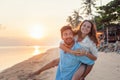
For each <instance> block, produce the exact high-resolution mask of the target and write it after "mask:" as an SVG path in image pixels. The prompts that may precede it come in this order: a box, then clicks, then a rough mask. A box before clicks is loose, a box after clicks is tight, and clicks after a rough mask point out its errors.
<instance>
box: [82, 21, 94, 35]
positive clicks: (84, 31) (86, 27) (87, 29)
mask: <svg viewBox="0 0 120 80" xmlns="http://www.w3.org/2000/svg"><path fill="white" fill-rule="evenodd" d="M91 27H92V25H91V23H90V22H88V21H85V22H84V23H83V24H82V26H81V32H82V34H84V35H88V34H89V33H90V32H91Z"/></svg>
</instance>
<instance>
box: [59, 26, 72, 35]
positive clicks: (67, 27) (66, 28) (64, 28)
mask: <svg viewBox="0 0 120 80" xmlns="http://www.w3.org/2000/svg"><path fill="white" fill-rule="evenodd" d="M68 29H69V30H71V31H72V28H71V26H69V25H68V26H63V27H62V28H61V29H60V31H61V37H62V35H63V32H64V31H65V30H68ZM72 32H73V31H72Z"/></svg>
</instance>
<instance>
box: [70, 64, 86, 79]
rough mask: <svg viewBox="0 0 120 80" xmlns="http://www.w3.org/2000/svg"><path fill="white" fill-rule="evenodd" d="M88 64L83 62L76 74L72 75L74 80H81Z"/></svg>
mask: <svg viewBox="0 0 120 80" xmlns="http://www.w3.org/2000/svg"><path fill="white" fill-rule="evenodd" d="M85 68H86V65H84V64H82V65H81V66H80V67H79V69H78V70H77V71H76V72H75V74H74V75H73V77H72V80H80V79H81V77H82V75H83V74H84V72H85Z"/></svg>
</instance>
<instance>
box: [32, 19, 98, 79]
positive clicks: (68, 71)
mask: <svg viewBox="0 0 120 80" xmlns="http://www.w3.org/2000/svg"><path fill="white" fill-rule="evenodd" d="M83 31H84V32H83ZM92 31H93V32H92ZM93 33H94V34H93ZM82 34H84V35H82ZM85 34H86V35H85ZM95 34H96V33H95V28H94V25H93V24H92V23H91V22H90V21H88V20H85V21H83V23H82V24H81V25H80V30H79V31H78V34H77V35H78V36H77V35H76V37H75V39H74V38H73V31H72V29H71V27H70V26H65V27H63V28H62V29H61V37H62V39H63V41H64V43H61V46H60V48H62V49H63V50H62V49H61V50H60V59H56V60H53V61H52V62H50V63H48V64H47V65H45V66H44V67H43V68H41V69H40V70H38V71H36V72H34V73H33V74H32V75H33V76H34V75H38V74H39V73H41V72H42V71H44V70H47V69H49V68H51V67H54V66H57V65H58V69H57V74H56V80H62V79H63V80H80V79H81V80H84V77H86V75H87V74H88V73H89V72H90V71H91V69H92V66H93V64H94V60H96V59H97V48H96V44H95V42H94V41H96V40H97V37H96V35H95ZM80 35H82V37H83V38H80V37H81V36H80ZM93 35H95V36H93ZM89 36H90V37H91V38H89ZM94 37H95V38H96V40H95V39H94ZM92 40H93V41H92ZM80 41H81V43H80ZM96 43H97V41H96ZM81 44H82V46H81ZM78 49H79V50H78ZM82 49H84V50H82ZM75 50H76V51H75ZM58 63H59V64H58ZM82 63H84V64H82ZM85 64H86V65H85ZM88 65H89V66H88ZM82 78H83V79H82Z"/></svg>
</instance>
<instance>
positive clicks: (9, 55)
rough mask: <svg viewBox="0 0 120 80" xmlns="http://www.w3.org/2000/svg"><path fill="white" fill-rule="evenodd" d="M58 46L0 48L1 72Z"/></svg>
mask: <svg viewBox="0 0 120 80" xmlns="http://www.w3.org/2000/svg"><path fill="white" fill-rule="evenodd" d="M54 47H57V46H0V72H1V71H3V70H5V69H7V68H9V67H11V66H13V65H15V64H17V63H19V62H22V61H24V60H27V59H29V58H31V57H32V56H34V55H37V54H40V53H43V52H45V51H46V50H48V49H50V48H54Z"/></svg>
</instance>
